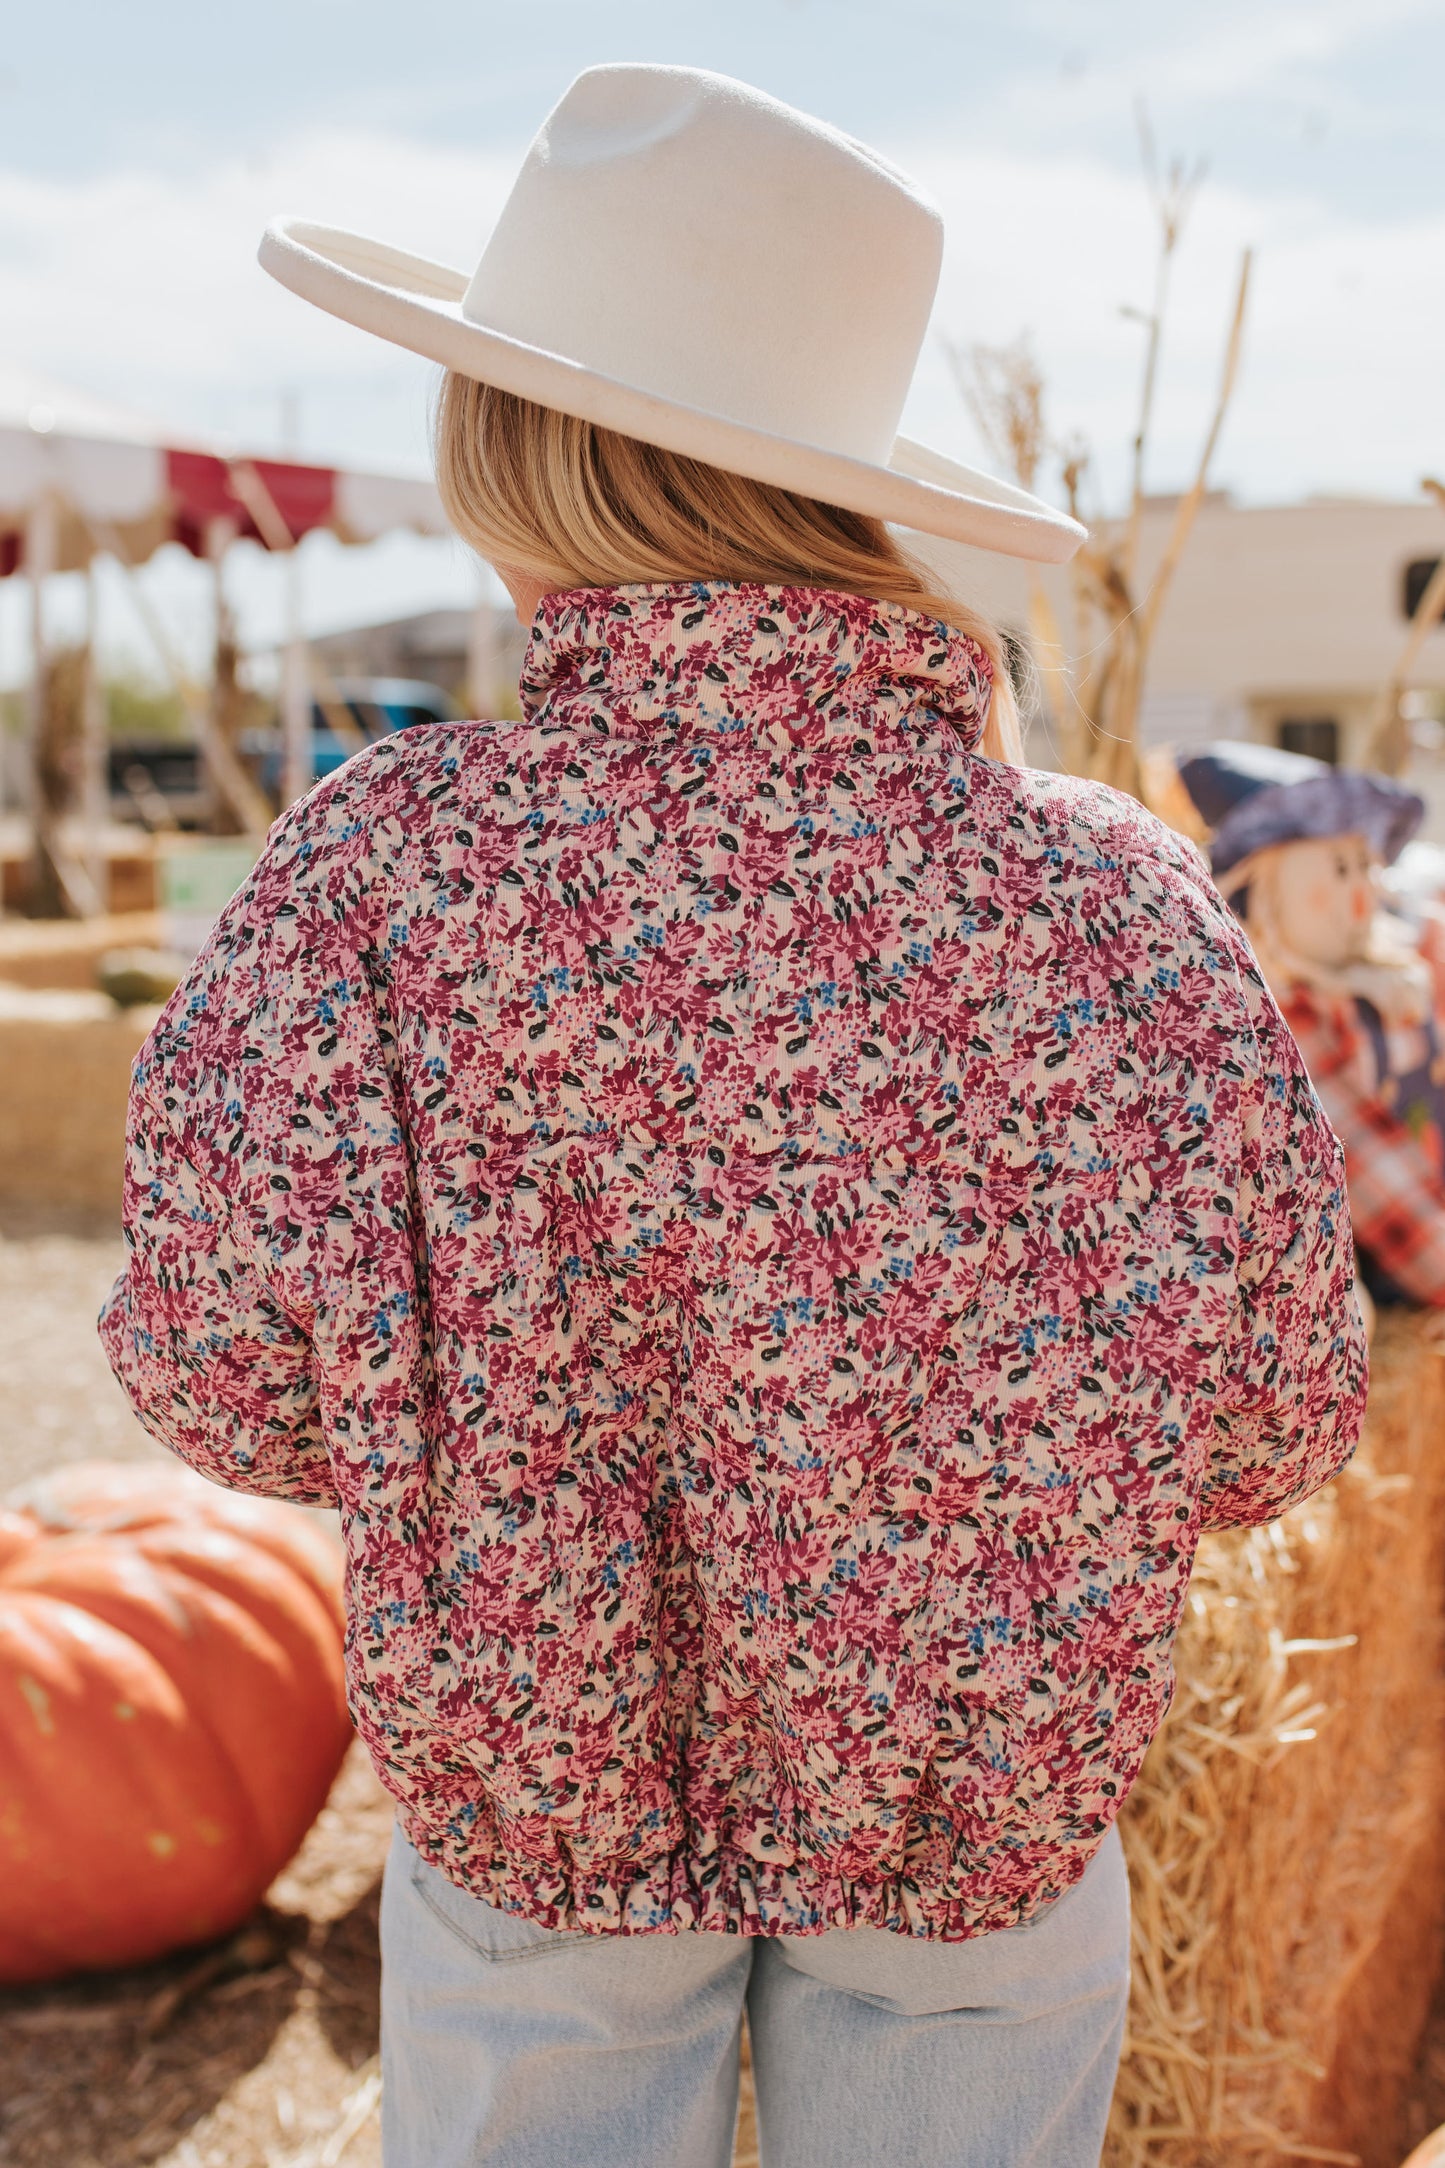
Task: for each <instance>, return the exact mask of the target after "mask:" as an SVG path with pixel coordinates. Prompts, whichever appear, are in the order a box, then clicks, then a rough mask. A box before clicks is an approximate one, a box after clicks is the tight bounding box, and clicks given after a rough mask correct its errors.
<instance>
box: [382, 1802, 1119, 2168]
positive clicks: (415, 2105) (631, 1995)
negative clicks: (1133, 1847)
mask: <svg viewBox="0 0 1445 2168" xmlns="http://www.w3.org/2000/svg"><path fill="white" fill-rule="evenodd" d="M381 1949H382V1978H381V2054H382V2080H383V2082H382V2155H383V2160H384V2162H385V2168H728V2162H729V2160H730V2159H731V2153H732V2142H733V2123H734V2119H735V2117H736V2114H737V2099H738V2045H739V2038H740V2033H741V2026H742V2014H743V2006H744V2004H745V2003H746V2005H747V2012H748V2025H749V2029H750V2032H751V2036H752V2053H753V2071H754V2077H755V2082H756V2086H757V2102H758V2132H759V2146H760V2152H761V2157H762V2161H763V2168H887V2164H891V2168H1098V2162H1099V2154H1100V2150H1101V2148H1102V2145H1103V2139H1104V2123H1105V2119H1106V2117H1107V2115H1108V2111H1109V2097H1110V2094H1111V2093H1112V2091H1113V2086H1114V2074H1115V2070H1116V2068H1117V2066H1118V2061H1119V2049H1120V2044H1121V2042H1122V2039H1123V2032H1124V2012H1125V2006H1126V2004H1127V2001H1128V1993H1129V1885H1128V1878H1127V1876H1126V1873H1125V1869H1124V1855H1123V1852H1122V1849H1121V1847H1120V1844H1119V1838H1118V1835H1117V1832H1114V1831H1111V1832H1110V1834H1109V1836H1108V1838H1107V1839H1106V1840H1105V1843H1104V1845H1103V1847H1102V1849H1101V1850H1100V1852H1099V1853H1098V1855H1097V1856H1096V1858H1095V1859H1094V1860H1093V1861H1092V1862H1091V1863H1090V1866H1089V1869H1088V1872H1087V1873H1086V1874H1085V1875H1084V1877H1083V1879H1082V1880H1081V1881H1079V1882H1077V1883H1076V1884H1075V1885H1074V1887H1073V1889H1071V1890H1070V1891H1068V1893H1067V1894H1066V1895H1065V1896H1063V1897H1062V1898H1060V1900H1059V1902H1058V1903H1057V1904H1056V1905H1054V1906H1053V1907H1052V1908H1051V1909H1050V1910H1049V1911H1048V1912H1046V1913H1044V1914H1042V1915H1041V1916H1040V1917H1039V1918H1038V1919H1037V1920H1034V1921H1031V1922H1030V1923H1029V1925H1028V1926H1026V1927H1011V1928H1006V1929H1004V1930H1003V1931H1001V1932H1000V1933H997V1934H992V1935H983V1936H979V1937H977V1938H976V1939H975V1940H973V1941H971V1942H915V1941H913V1940H911V1939H910V1938H908V1937H906V1936H903V1935H894V1934H889V1933H887V1932H886V1931H885V1930H884V1929H881V1928H875V1927H853V1928H833V1929H831V1930H830V1931H829V1932H828V1933H827V1934H823V1935H805V1936H798V1935H789V1936H779V1937H765V1938H758V1939H753V1940H749V1939H746V1938H735V1937H733V1936H731V1935H701V1934H680V1935H613V1936H605V1935H572V1934H559V1933H556V1932H554V1931H552V1930H550V1929H547V1928H543V1927H533V1926H531V1925H529V1924H528V1923H527V1922H526V1921H524V1920H518V1919H514V1918H512V1917H511V1916H510V1915H509V1914H507V1913H505V1912H499V1911H496V1910H495V1909H494V1908H493V1907H492V1906H491V1905H488V1904H484V1903H483V1902H482V1900H481V1899H480V1898H477V1897H469V1896H468V1895H467V1894H466V1892H465V1891H464V1890H460V1889H458V1888H456V1887H455V1885H454V1884H453V1883H451V1882H449V1881H448V1880H447V1878H446V1876H445V1875H443V1874H441V1873H439V1872H438V1870H437V1869H436V1868H435V1867H431V1866H428V1865H427V1863H426V1862H425V1861H424V1860H423V1859H421V1858H420V1857H419V1855H418V1854H417V1853H416V1852H415V1851H414V1850H413V1849H412V1847H411V1846H410V1845H409V1844H408V1843H407V1841H406V1839H405V1837H403V1835H402V1834H401V1831H400V1829H398V1830H397V1832H396V1836H395V1838H394V1839H393V1842H392V1848H391V1856H390V1858H389V1859H388V1861H387V1868H386V1882H385V1886H384V1889H383V1892H382V1904H381Z"/></svg>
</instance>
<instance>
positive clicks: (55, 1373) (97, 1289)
mask: <svg viewBox="0 0 1445 2168" xmlns="http://www.w3.org/2000/svg"><path fill="white" fill-rule="evenodd" d="M124 1256H125V1245H124V1244H123V1242H122V1241H121V1239H120V1237H119V1236H118V1235H101V1234H92V1235H82V1234H64V1233H53V1232H42V1231H37V1232H33V1233H25V1232H20V1233H16V1232H14V1231H12V1232H10V1233H9V1234H7V1233H5V1232H3V1231H0V1491H6V1490H9V1489H11V1488H12V1487H13V1486H14V1485H15V1484H17V1483H20V1482H23V1481H25V1479H26V1478H27V1477H29V1476H34V1475H41V1474H43V1473H44V1472H45V1471H46V1470H47V1469H49V1468H55V1467H58V1466H60V1465H61V1464H62V1463H64V1462H66V1461H75V1460H91V1459H97V1458H98V1459H101V1460H137V1459H140V1458H142V1457H144V1456H146V1455H148V1454H152V1453H155V1452H157V1451H158V1450H159V1448H158V1447H156V1446H154V1445H153V1444H152V1443H151V1441H150V1439H149V1438H148V1437H147V1436H146V1434H145V1432H144V1431H143V1430H142V1429H141V1427H140V1425H139V1423H138V1422H137V1421H136V1419H135V1417H134V1416H133V1415H132V1414H131V1412H130V1404H129V1402H128V1401H127V1400H126V1397H125V1395H124V1393H123V1392H122V1391H121V1389H120V1387H119V1386H118V1385H117V1384H116V1382H115V1379H114V1378H113V1377H112V1376H111V1374H110V1365H109V1363H108V1362H107V1361H106V1359H105V1356H104V1354H103V1353H102V1351H101V1346H100V1342H99V1340H98V1339H97V1338H96V1332H95V1320H96V1317H97V1315H98V1313H99V1310H100V1306H101V1304H102V1302H104V1300H105V1298H106V1296H107V1295H108V1294H109V1293H110V1289H111V1285H112V1283H113V1282H114V1280H115V1278H116V1275H117V1274H118V1273H119V1271H120V1269H121V1265H122V1263H123V1261H124Z"/></svg>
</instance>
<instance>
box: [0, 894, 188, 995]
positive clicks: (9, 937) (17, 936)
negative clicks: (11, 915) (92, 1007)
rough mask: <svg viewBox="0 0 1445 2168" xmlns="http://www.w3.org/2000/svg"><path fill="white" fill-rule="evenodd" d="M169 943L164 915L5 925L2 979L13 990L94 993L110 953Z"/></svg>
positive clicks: (0, 940)
mask: <svg viewBox="0 0 1445 2168" xmlns="http://www.w3.org/2000/svg"><path fill="white" fill-rule="evenodd" d="M164 938H165V928H164V926H163V924H162V922H161V915H160V913H159V912H158V911H117V912H113V913H110V914H108V915H107V916H106V917H104V918H80V919H76V918H58V919H56V918H51V919H46V918H22V919H6V920H3V921H0V980H3V981H4V983H5V984H6V985H7V986H69V987H74V988H86V989H89V988H92V987H93V986H94V985H95V983H96V979H95V973H96V966H97V965H98V963H99V962H100V959H101V957H102V956H104V955H105V953H106V952H107V950H109V949H119V948H156V947H159V945H160V944H161V942H162V941H163V940H164Z"/></svg>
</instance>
